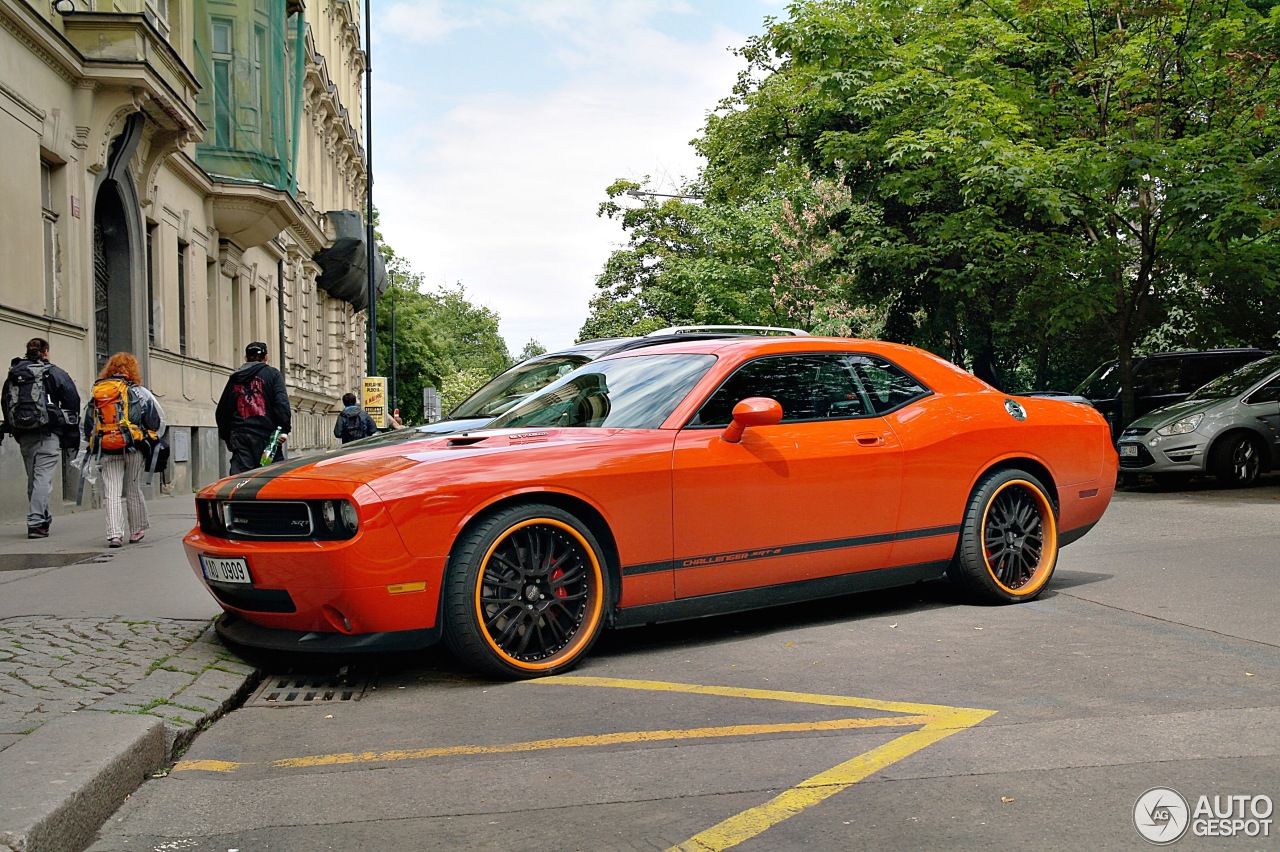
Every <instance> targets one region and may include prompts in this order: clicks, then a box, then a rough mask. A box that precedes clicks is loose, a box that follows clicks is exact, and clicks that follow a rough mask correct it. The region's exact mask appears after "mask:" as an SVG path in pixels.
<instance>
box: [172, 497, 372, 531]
mask: <svg viewBox="0 0 1280 852" xmlns="http://www.w3.org/2000/svg"><path fill="white" fill-rule="evenodd" d="M196 516H197V517H198V518H199V520H200V529H201V531H202V532H204V533H205V535H210V536H214V537H215V538H225V539H231V540H241V541H243V540H246V539H248V540H254V541H263V540H268V541H308V540H310V541H341V540H345V539H350V538H354V537H355V535H356V533H357V532H359V529H360V519H359V510H358V509H356V507H355V506H354V505H353V504H352V503H351V501H349V500H342V499H333V500H236V499H231V500H217V499H208V498H203V499H197V500H196Z"/></svg>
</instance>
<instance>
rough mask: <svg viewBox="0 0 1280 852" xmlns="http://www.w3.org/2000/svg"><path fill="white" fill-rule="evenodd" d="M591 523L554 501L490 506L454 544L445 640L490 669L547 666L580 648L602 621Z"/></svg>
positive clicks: (560, 663) (524, 672)
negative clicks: (490, 512)
mask: <svg viewBox="0 0 1280 852" xmlns="http://www.w3.org/2000/svg"><path fill="white" fill-rule="evenodd" d="M602 554H603V551H602V550H601V548H600V545H599V543H598V542H597V541H596V539H595V537H594V536H593V535H592V534H591V531H590V530H589V529H587V527H586V526H585V525H584V524H582V523H581V522H580V521H579V520H578V519H577V518H575V517H574V516H573V515H571V514H569V513H568V512H565V511H563V510H561V509H558V508H556V507H554V506H547V505H540V504H532V505H526V506H516V507H512V508H508V509H504V510H500V511H498V512H497V513H495V514H494V515H491V516H489V517H488V518H486V519H484V520H483V521H481V522H480V523H478V524H476V525H475V526H473V527H472V528H471V529H469V530H468V531H467V532H466V533H464V534H463V535H462V536H461V537H460V538H459V539H458V541H457V543H456V544H455V545H454V549H453V552H452V554H451V556H450V558H449V568H448V572H447V575H446V581H445V583H446V586H445V614H444V617H445V634H444V635H445V641H446V643H447V644H448V645H449V647H450V649H451V650H452V651H453V652H454V654H456V655H457V656H458V657H459V658H460V659H462V660H463V661H464V662H467V663H469V664H470V665H472V666H474V667H475V668H477V669H480V670H481V671H484V672H486V673H488V674H494V675H498V676H500V677H516V678H530V677H540V676H543V675H549V674H555V673H558V672H562V671H565V670H566V669H568V668H570V667H572V666H573V665H575V664H576V663H577V662H578V661H580V660H581V659H582V657H583V656H585V655H586V653H587V651H588V649H589V648H590V647H591V645H592V644H593V643H594V642H595V639H596V637H597V636H598V635H599V633H600V630H601V628H602V627H603V625H604V620H605V618H604V616H605V611H606V602H607V600H608V580H607V572H606V568H605V559H604V556H603V555H602Z"/></svg>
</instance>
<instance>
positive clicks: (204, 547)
mask: <svg viewBox="0 0 1280 852" xmlns="http://www.w3.org/2000/svg"><path fill="white" fill-rule="evenodd" d="M366 509H367V511H365V513H364V515H363V517H362V520H361V526H360V531H359V532H358V533H357V534H356V535H355V536H354V537H352V538H350V539H346V540H337V541H317V540H305V539H294V540H283V539H275V540H269V539H259V540H246V539H228V538H223V537H221V536H217V535H210V534H208V533H206V532H204V531H202V530H201V529H200V528H199V527H196V528H195V529H193V530H192V531H191V532H190V533H189V534H188V535H187V536H186V538H185V539H184V540H183V544H184V545H185V548H186V554H187V559H188V561H189V563H190V565H191V569H192V571H193V572H194V573H195V575H196V577H197V578H198V579H199V580H200V582H201V583H203V584H204V586H205V588H206V589H208V590H209V593H210V594H211V595H213V597H214V599H215V600H217V602H218V604H219V605H220V606H221V607H222V608H223V609H224V610H226V612H227V613H229V614H231V615H233V616H235V619H232V618H227V619H224V621H225V622H226V623H227V624H231V623H236V624H238V625H251V626H252V627H253V628H254V629H253V630H250V629H249V628H248V627H244V626H241V627H238V628H236V629H237V630H239V633H237V634H236V635H231V634H229V633H228V634H226V635H227V638H228V639H230V640H231V641H234V642H239V643H240V644H243V645H249V646H253V647H261V648H277V649H283V648H286V647H287V648H288V649H290V650H309V649H310V648H307V647H302V646H304V645H311V646H317V645H318V644H319V643H320V641H321V640H320V639H318V638H317V636H323V637H325V638H324V639H323V641H324V642H325V643H326V644H327V645H328V647H331V648H333V649H335V650H336V649H339V646H343V647H342V649H343V650H349V649H350V648H347V647H346V646H351V648H355V647H358V646H359V645H360V644H361V642H362V641H363V640H362V639H361V637H365V636H382V635H385V634H406V635H409V634H412V636H413V637H416V638H412V639H410V640H407V641H411V642H413V643H416V644H418V645H419V646H420V645H421V644H424V643H425V644H430V641H431V640H430V638H429V637H430V636H431V635H435V636H437V637H438V635H439V625H438V622H437V618H438V615H439V602H440V587H441V580H442V577H443V572H444V563H445V558H444V557H427V556H415V555H413V554H411V553H409V552H408V550H407V549H406V548H405V546H404V543H403V541H402V540H401V538H400V536H399V534H398V533H397V532H396V529H395V527H394V525H393V524H392V523H391V520H390V517H389V516H388V514H387V513H386V512H384V511H381V510H379V509H378V508H377V507H374V508H372V509H370V508H369V507H366ZM201 556H209V557H216V558H221V559H223V560H236V561H242V564H244V565H245V566H246V570H247V573H248V578H249V580H250V581H251V582H247V583H245V582H223V581H218V580H210V579H209V578H208V577H206V576H205V574H204V571H203V570H202V565H201ZM223 629H224V627H223V626H220V627H219V632H222V631H223ZM226 629H230V628H226ZM264 631H270V632H275V633H277V634H279V638H278V639H272V638H270V637H269V636H268V635H267V633H266V632H264ZM303 637H306V638H303ZM424 640H425V641H424ZM371 641H372V642H373V643H374V644H381V643H383V642H384V641H392V640H383V639H377V640H371ZM393 641H400V640H393ZM327 649H328V648H319V647H315V650H327Z"/></svg>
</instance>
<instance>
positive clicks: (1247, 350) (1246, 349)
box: [1139, 346, 1271, 358]
mask: <svg viewBox="0 0 1280 852" xmlns="http://www.w3.org/2000/svg"><path fill="white" fill-rule="evenodd" d="M1270 354H1271V350H1270V349H1256V348H1254V347H1252V346H1228V347H1224V348H1222V349H1178V350H1175V351H1171V352H1153V353H1151V354H1150V355H1142V356H1139V358H1182V357H1185V356H1187V355H1258V356H1263V355H1270Z"/></svg>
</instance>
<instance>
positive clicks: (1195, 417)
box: [1156, 411, 1204, 438]
mask: <svg viewBox="0 0 1280 852" xmlns="http://www.w3.org/2000/svg"><path fill="white" fill-rule="evenodd" d="M1203 419H1204V412H1203V411H1201V412H1200V413H1199V414H1192V415H1191V416H1190V417H1183V418H1182V419H1181V420H1175V421H1173V422H1172V423H1170V424H1169V425H1168V426H1161V427H1160V428H1159V429H1157V430H1156V434H1157V435H1164V436H1165V437H1166V438H1167V437H1169V436H1170V435H1185V434H1187V433H1188V432H1194V431H1196V427H1197V426H1199V425H1200V421H1201V420H1203Z"/></svg>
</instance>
